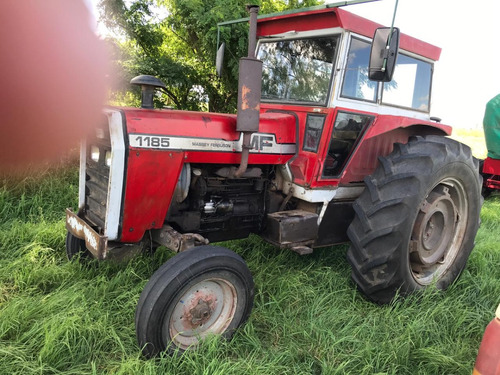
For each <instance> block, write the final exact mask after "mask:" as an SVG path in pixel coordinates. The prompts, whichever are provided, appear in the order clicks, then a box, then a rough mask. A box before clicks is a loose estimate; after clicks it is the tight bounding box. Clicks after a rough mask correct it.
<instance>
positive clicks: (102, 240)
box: [66, 208, 108, 260]
mask: <svg viewBox="0 0 500 375" xmlns="http://www.w3.org/2000/svg"><path fill="white" fill-rule="evenodd" d="M66 229H67V230H68V232H70V233H71V234H72V235H73V236H75V237H78V238H80V239H82V240H85V247H86V248H87V249H88V250H89V251H90V252H91V253H92V255H93V256H94V257H95V258H97V259H99V260H102V259H105V258H106V249H107V246H108V238H107V237H105V236H101V235H100V234H99V233H97V232H96V231H95V230H94V229H93V228H92V227H91V226H90V225H89V224H88V223H87V222H86V221H85V220H84V219H82V218H81V217H79V216H78V215H77V214H75V213H74V212H73V211H71V209H69V208H67V209H66Z"/></svg>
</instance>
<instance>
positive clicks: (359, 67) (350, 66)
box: [341, 38, 378, 102]
mask: <svg viewBox="0 0 500 375" xmlns="http://www.w3.org/2000/svg"><path fill="white" fill-rule="evenodd" d="M370 48H371V43H370V42H366V41H364V40H361V39H357V38H351V45H350V46H349V55H348V57H347V65H346V69H345V72H344V81H343V84H342V91H341V96H343V97H345V98H352V99H360V100H366V101H370V102H375V101H376V100H377V91H378V83H377V82H374V81H370V80H369V79H368V62H369V60H370Z"/></svg>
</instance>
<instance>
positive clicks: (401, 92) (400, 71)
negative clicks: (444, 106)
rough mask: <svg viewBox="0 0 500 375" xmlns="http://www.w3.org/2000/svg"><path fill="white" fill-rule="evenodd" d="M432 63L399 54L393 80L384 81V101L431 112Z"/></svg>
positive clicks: (384, 102)
mask: <svg viewBox="0 0 500 375" xmlns="http://www.w3.org/2000/svg"><path fill="white" fill-rule="evenodd" d="M431 78H432V64H430V63H428V62H426V61H422V60H419V59H416V58H413V57H410V56H406V55H403V54H402V53H400V54H398V59H397V62H396V70H395V71H394V76H393V78H392V81H390V82H387V83H384V90H383V95H382V103H383V104H388V105H393V106H397V107H405V108H411V109H414V110H417V111H422V112H429V102H430V92H431Z"/></svg>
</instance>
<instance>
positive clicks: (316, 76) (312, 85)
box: [257, 36, 338, 104]
mask: <svg viewBox="0 0 500 375" xmlns="http://www.w3.org/2000/svg"><path fill="white" fill-rule="evenodd" d="M337 41H338V37H336V36H328V37H321V38H314V39H293V40H280V41H273V42H261V44H260V46H259V51H258V55H257V58H258V59H259V60H262V62H263V72H262V99H264V100H266V99H267V100H273V101H288V102H291V101H293V102H308V103H318V104H326V100H327V97H328V90H329V87H330V79H331V77H332V68H333V62H334V58H335V52H336V49H337Z"/></svg>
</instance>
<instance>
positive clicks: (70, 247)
mask: <svg viewBox="0 0 500 375" xmlns="http://www.w3.org/2000/svg"><path fill="white" fill-rule="evenodd" d="M66 256H67V257H68V260H70V261H71V260H74V259H75V258H77V257H80V259H86V258H90V257H91V256H92V254H91V253H90V251H88V250H87V248H86V247H85V240H82V239H80V238H78V237H76V236H74V235H72V234H71V233H70V232H67V234H66Z"/></svg>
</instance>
